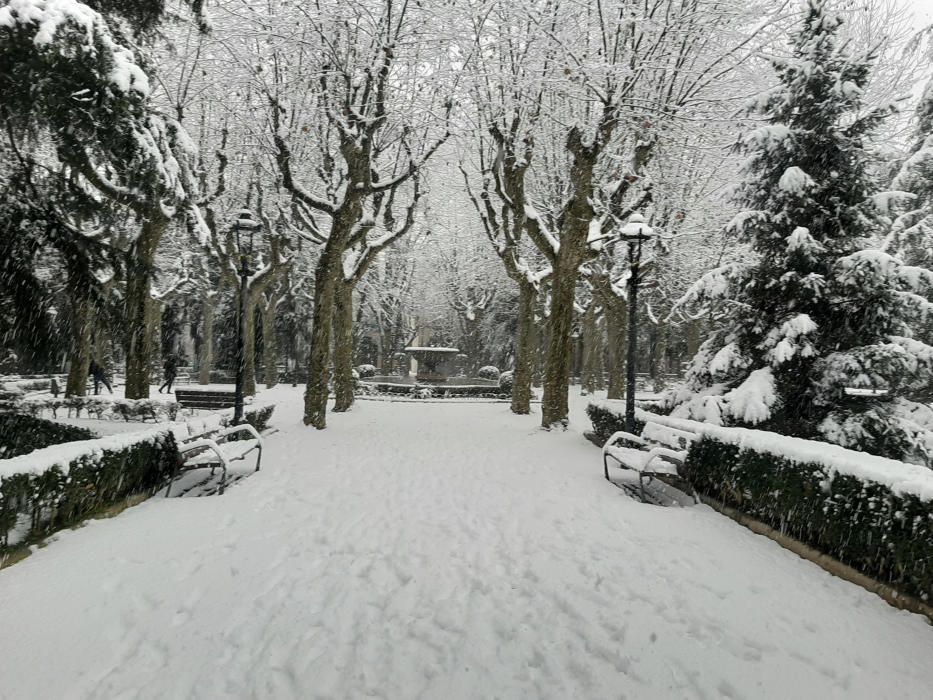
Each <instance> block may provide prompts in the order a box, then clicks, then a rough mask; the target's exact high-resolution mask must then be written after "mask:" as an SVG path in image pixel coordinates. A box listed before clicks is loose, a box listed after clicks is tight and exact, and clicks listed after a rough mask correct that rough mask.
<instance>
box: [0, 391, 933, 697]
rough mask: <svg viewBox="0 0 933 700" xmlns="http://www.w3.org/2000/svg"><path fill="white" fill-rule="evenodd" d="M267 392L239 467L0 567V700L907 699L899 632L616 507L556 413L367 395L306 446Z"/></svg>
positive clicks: (700, 528)
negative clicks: (269, 428) (258, 428)
mask: <svg viewBox="0 0 933 700" xmlns="http://www.w3.org/2000/svg"><path fill="white" fill-rule="evenodd" d="M269 393H275V394H276V398H277V400H278V403H279V406H278V408H277V409H276V410H277V420H276V424H277V426H278V427H279V428H280V432H279V433H276V434H275V435H273V436H271V437H270V438H268V439H267V440H266V446H265V451H264V455H263V469H262V471H260V472H258V473H256V474H254V475H251V476H249V477H248V478H246V479H243V480H242V481H241V482H239V483H238V484H237V485H236V486H234V487H232V488H230V489H229V490H228V491H227V493H226V494H225V495H224V496H222V497H210V498H190V499H185V498H180V499H174V498H173V499H164V498H153V499H151V500H149V501H148V502H146V503H144V504H142V505H140V506H137V507H135V508H132V509H130V510H127V511H125V512H124V513H122V514H120V515H119V516H117V517H116V518H112V519H107V520H100V521H92V522H91V523H89V524H88V525H87V526H86V527H84V528H81V529H78V530H75V531H67V532H64V533H61V534H60V535H58V536H57V538H56V539H57V541H55V542H52V543H51V545H50V546H48V547H45V548H43V549H40V550H37V551H36V552H35V553H34V554H33V555H32V556H30V557H29V558H28V559H26V560H25V561H23V562H21V563H19V564H16V565H14V566H13V567H11V568H8V569H5V570H3V571H0V599H2V600H4V601H16V604H15V605H10V604H6V605H0V629H3V630H15V634H13V633H10V634H2V635H0V678H2V679H3V682H2V685H0V697H4V698H10V699H13V698H63V697H69V698H112V697H134V698H142V699H145V698H168V697H172V698H184V697H204V698H230V697H258V698H269V697H275V698H311V697H318V698H324V697H332V698H358V697H368V696H373V697H384V698H415V697H422V698H438V697H444V698H451V699H456V698H477V697H489V698H491V697H501V698H560V699H564V698H571V697H577V698H619V697H629V698H683V697H691V698H693V697H707V698H714V697H715V698H720V697H731V698H738V697H748V698H762V699H767V698H781V699H783V698H805V697H806V698H810V697H837V698H838V697H846V698H853V699H855V700H858V699H859V698H872V699H874V698H882V697H891V696H892V694H894V695H896V696H897V697H898V698H903V699H910V698H918V699H919V698H924V699H925V698H928V697H929V689H930V687H933V665H931V664H930V663H929V659H930V658H931V654H933V635H931V634H930V628H929V625H928V624H927V623H926V622H925V621H924V620H923V619H922V618H920V617H918V616H916V615H911V614H909V613H905V612H901V611H897V610H895V609H894V608H891V607H890V606H888V605H887V604H885V603H884V602H883V601H881V600H880V599H879V598H877V597H876V596H874V595H872V594H870V593H867V592H866V591H864V590H862V589H861V588H858V587H856V586H853V585H851V584H848V583H846V582H844V581H842V580H839V579H836V578H834V577H832V576H830V575H829V574H827V573H826V572H824V571H823V570H821V569H819V568H818V567H817V566H815V565H814V564H811V563H808V562H805V561H803V560H801V559H799V558H798V557H796V556H795V555H793V554H791V553H789V552H787V551H786V550H784V549H782V548H780V547H779V546H778V545H777V544H775V543H774V542H772V541H770V540H768V539H766V538H763V537H760V536H757V535H754V534H752V533H751V532H749V531H748V530H746V529H744V528H742V527H740V526H739V525H737V524H735V523H733V522H732V521H731V520H729V519H727V518H724V517H722V516H720V515H718V514H716V513H715V512H713V511H712V510H711V509H709V508H706V507H703V506H699V507H694V508H683V509H678V508H658V507H654V506H646V505H642V504H639V503H637V502H635V501H633V500H631V499H629V498H628V497H626V496H625V494H624V493H623V492H621V491H619V490H617V489H614V488H612V487H611V486H609V485H607V484H606V482H605V481H604V480H603V478H602V465H601V463H600V455H599V450H598V449H596V448H595V447H593V446H592V445H590V444H588V443H587V442H585V441H584V440H583V438H582V437H581V435H580V432H579V430H580V428H582V427H584V423H585V420H583V419H582V415H581V414H580V413H579V406H578V405H576V404H575V406H574V410H575V411H577V413H576V414H575V416H574V419H575V420H576V421H579V425H578V426H577V427H572V428H571V429H570V430H568V431H566V432H561V431H553V432H550V433H547V432H543V431H541V430H539V429H538V427H537V422H538V418H537V417H536V416H526V417H519V416H514V415H512V414H510V413H509V412H508V409H507V408H506V407H503V406H497V405H474V404H457V405H446V406H444V407H443V408H441V407H438V406H421V405H418V404H406V405H404V406H401V405H398V404H379V403H365V404H361V405H358V406H356V407H355V408H354V409H353V411H351V412H350V413H346V414H331V416H330V417H329V420H328V423H329V427H328V428H327V430H325V431H315V430H312V429H310V428H308V427H305V426H303V425H302V424H301V418H300V409H301V389H291V388H284V387H280V388H276V389H273V390H271V391H270V392H269ZM89 630H90V631H92V633H89ZM49 660H54V672H50V671H49V668H50V667H49V663H48V662H49Z"/></svg>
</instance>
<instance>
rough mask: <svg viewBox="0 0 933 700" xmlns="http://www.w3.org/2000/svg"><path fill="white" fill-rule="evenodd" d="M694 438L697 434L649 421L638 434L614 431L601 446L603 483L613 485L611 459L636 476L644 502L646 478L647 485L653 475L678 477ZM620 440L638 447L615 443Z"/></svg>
mask: <svg viewBox="0 0 933 700" xmlns="http://www.w3.org/2000/svg"><path fill="white" fill-rule="evenodd" d="M697 437H698V435H697V434H696V433H691V432H689V431H687V430H682V429H679V428H672V427H670V426H666V425H661V424H660V423H654V422H651V421H648V422H646V423H645V426H644V428H642V431H641V435H634V434H633V433H629V432H626V431H624V430H619V431H616V432H615V433H613V434H612V435H611V436H610V437H609V439H608V440H606V442H605V444H603V474H604V476H605V477H606V481H609V482H612V479H611V478H610V477H609V460H610V459H612V460H613V461H615V462H616V463H617V464H618V466H619V467H621V468H622V469H631V470H632V471H635V472H636V473H637V474H638V485H639V490H640V492H641V496H642V500H644V498H645V483H646V482H645V478H646V477H647V479H648V483H650V481H651V479H653V478H654V476H655V475H669V476H677V468H678V467H679V466H681V465H682V464H683V463H684V460H685V459H686V458H687V450H688V449H689V448H690V444H691V443H692V442H693V440H695V439H696V438H697ZM623 440H624V441H626V442H628V443H634V444H635V445H637V446H638V447H627V446H624V445H617V444H616V443H618V442H620V441H623ZM613 483H614V482H613Z"/></svg>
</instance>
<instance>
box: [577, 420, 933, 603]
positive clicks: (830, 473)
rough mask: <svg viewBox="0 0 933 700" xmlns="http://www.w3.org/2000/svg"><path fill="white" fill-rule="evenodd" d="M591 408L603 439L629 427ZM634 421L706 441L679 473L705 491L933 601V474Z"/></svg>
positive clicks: (807, 446) (685, 424)
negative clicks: (615, 428)
mask: <svg viewBox="0 0 933 700" xmlns="http://www.w3.org/2000/svg"><path fill="white" fill-rule="evenodd" d="M587 412H588V413H589V414H590V416H591V418H593V424H594V429H595V430H596V432H597V433H598V434H600V435H605V434H606V432H605V431H610V433H609V434H611V429H613V428H614V427H615V426H619V427H620V428H621V425H622V420H623V419H622V413H621V410H618V409H614V407H612V406H607V405H605V404H603V405H600V404H591V405H590V406H589V407H588V409H587ZM636 419H637V421H638V422H639V424H640V425H639V426H638V427H639V429H640V428H641V426H643V425H644V422H645V421H647V420H652V421H655V422H659V423H663V424H666V425H670V426H671V427H675V428H682V429H686V430H690V431H692V432H696V433H699V434H700V435H701V439H700V440H698V441H696V442H695V443H694V444H693V446H692V447H691V449H690V452H689V453H688V455H687V460H686V463H685V464H684V467H683V469H682V470H681V476H683V477H685V478H686V479H687V480H688V481H689V482H690V483H691V484H692V485H693V487H694V488H695V489H696V490H697V491H698V492H699V493H701V494H703V495H706V496H710V497H712V498H715V499H716V500H718V501H720V502H721V503H724V504H726V505H729V506H732V507H733V508H735V509H737V510H739V511H741V512H743V513H745V514H747V515H750V516H751V517H753V518H756V519H758V520H760V521H762V522H765V523H767V524H768V525H770V526H772V527H774V528H776V529H779V530H780V531H781V532H784V533H787V534H788V535H790V536H791V537H794V538H796V539H797V540H800V541H801V542H804V543H806V544H808V545H810V546H812V547H814V548H816V549H818V550H820V551H822V552H824V553H826V554H828V555H830V556H832V557H834V558H836V559H838V560H839V561H842V562H843V563H845V564H847V565H849V566H851V567H853V568H855V569H857V570H859V571H861V572H863V573H865V574H867V575H869V576H872V577H874V578H875V579H877V580H880V581H883V582H885V583H888V584H890V585H892V586H894V587H895V588H897V589H898V590H900V591H902V592H904V593H906V594H908V595H913V596H916V597H918V598H921V599H922V600H925V601H928V602H929V601H930V600H933V470H930V469H927V468H925V467H920V466H917V465H913V464H906V463H903V462H898V461H895V460H891V459H886V458H884V457H876V456H873V455H868V454H865V453H864V452H855V451H854V450H847V449H845V448H842V447H839V446H838V445H832V444H829V443H824V442H817V441H813V440H803V439H800V438H792V437H787V436H784V435H778V434H776V433H770V432H766V431H763V430H750V429H745V428H723V427H719V426H711V425H706V424H703V423H698V422H695V421H687V420H683V419H677V418H671V417H669V416H661V415H653V414H649V413H647V412H645V411H643V410H640V409H638V410H636ZM613 421H615V422H614V423H613ZM607 437H608V435H607Z"/></svg>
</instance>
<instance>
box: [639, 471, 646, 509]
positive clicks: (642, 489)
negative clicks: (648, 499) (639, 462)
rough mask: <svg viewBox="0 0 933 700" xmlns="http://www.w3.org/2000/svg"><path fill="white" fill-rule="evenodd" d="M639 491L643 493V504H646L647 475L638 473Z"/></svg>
mask: <svg viewBox="0 0 933 700" xmlns="http://www.w3.org/2000/svg"><path fill="white" fill-rule="evenodd" d="M638 490H639V492H640V493H641V502H642V503H644V502H645V475H644V474H642V473H641V472H638Z"/></svg>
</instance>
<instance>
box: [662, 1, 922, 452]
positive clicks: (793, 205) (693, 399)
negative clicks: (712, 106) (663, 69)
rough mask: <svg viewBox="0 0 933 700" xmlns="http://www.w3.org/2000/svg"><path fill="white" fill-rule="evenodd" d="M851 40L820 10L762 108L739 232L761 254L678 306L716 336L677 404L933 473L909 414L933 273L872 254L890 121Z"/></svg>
mask: <svg viewBox="0 0 933 700" xmlns="http://www.w3.org/2000/svg"><path fill="white" fill-rule="evenodd" d="M839 26H840V20H839V19H837V18H836V17H834V16H833V15H831V14H830V13H829V12H827V11H826V8H825V3H824V2H822V0H810V2H809V5H808V9H807V12H806V17H805V19H804V22H803V25H802V28H801V30H800V32H799V34H798V35H797V37H796V40H795V42H794V47H793V53H792V56H791V57H790V58H789V59H786V60H780V61H775V62H774V68H775V70H776V71H777V74H778V78H779V81H780V84H779V86H778V87H777V88H776V89H774V90H772V91H770V92H769V93H767V94H766V95H765V97H764V98H763V99H762V100H761V101H760V102H759V104H758V105H757V109H758V110H759V112H760V113H761V114H763V115H764V116H765V117H766V118H767V121H768V126H766V127H762V128H758V129H755V130H754V131H752V132H751V133H750V134H749V135H748V136H747V137H746V139H745V141H744V147H745V148H746V149H747V150H748V152H749V154H750V159H749V161H748V163H747V165H746V169H745V171H746V178H745V180H744V181H743V182H742V183H741V185H740V186H739V187H738V190H737V192H738V197H739V200H740V201H741V203H742V204H743V206H744V208H745V211H744V212H743V213H742V214H740V215H739V216H738V217H736V219H735V220H734V221H733V222H732V224H730V227H731V228H732V229H734V230H735V231H737V232H738V235H739V236H740V238H741V239H742V240H743V241H745V242H747V243H748V244H749V245H750V246H751V248H752V249H753V251H754V253H755V256H754V258H753V259H752V260H751V261H750V262H749V263H747V264H742V265H731V266H730V267H728V268H721V269H717V270H714V271H713V272H711V273H710V274H709V275H707V276H706V277H705V278H703V279H701V280H700V281H699V282H698V283H697V284H695V285H694V286H693V287H692V288H691V290H690V291H688V293H687V294H686V295H685V297H684V298H683V299H682V300H681V303H682V304H695V303H697V302H699V303H707V304H709V305H710V307H711V309H712V310H713V312H714V319H715V320H716V324H715V327H716V328H717V330H715V331H714V332H713V333H712V335H711V336H710V338H709V339H708V340H707V341H706V343H704V345H703V347H702V348H701V349H700V351H699V353H698V354H697V356H696V358H695V359H694V362H693V365H692V368H691V370H690V372H689V374H688V381H687V385H686V387H685V388H684V389H682V390H680V391H678V392H676V393H675V394H672V395H671V397H670V399H671V404H672V405H674V406H676V408H675V412H677V413H679V414H680V415H686V416H690V417H694V418H700V419H704V420H711V421H715V422H723V423H727V424H740V425H741V424H744V425H756V426H759V427H765V428H768V429H771V430H775V431H777V432H782V433H787V434H792V435H800V436H807V437H818V438H821V439H826V440H830V441H832V442H836V443H840V444H842V445H845V446H847V447H853V448H856V449H861V450H864V451H868V452H881V453H884V454H886V455H888V456H893V457H898V458H913V459H917V460H919V461H929V456H930V455H929V449H930V447H931V446H933V440H931V439H930V438H931V437H933V435H931V434H930V433H929V432H928V431H926V430H924V429H923V428H922V427H921V426H920V425H919V424H918V423H917V422H914V421H911V420H907V419H905V418H904V416H905V414H906V413H905V412H907V411H908V410H909V408H910V403H909V401H908V400H907V399H908V398H909V396H910V395H911V393H912V392H915V391H916V390H917V389H918V388H919V387H922V386H923V385H924V384H928V383H929V382H930V381H931V379H933V348H930V347H929V346H927V345H925V344H923V343H921V342H919V341H917V340H915V339H913V337H912V336H913V331H914V329H916V328H917V327H918V326H919V325H920V324H921V323H922V322H923V319H924V318H925V317H926V315H927V314H928V313H929V312H930V311H933V306H931V305H930V304H929V303H928V302H927V301H926V300H925V299H924V296H923V295H924V294H925V293H926V292H927V291H929V290H930V289H931V288H933V287H931V285H933V275H931V273H930V272H929V271H926V270H922V269H920V268H916V267H909V266H906V265H904V264H903V263H902V262H901V261H900V260H898V259H897V258H894V257H892V256H891V255H888V254H887V253H883V252H880V251H877V250H865V249H864V248H865V247H866V245H867V241H868V239H869V238H870V237H871V236H872V235H877V233H878V232H879V231H881V229H882V226H883V220H882V218H881V216H880V214H879V212H878V210H877V207H876V205H875V203H874V200H873V199H872V194H874V192H875V191H876V189H877V188H876V187H875V183H873V182H872V180H871V178H870V176H869V169H868V163H869V155H868V153H867V152H866V149H865V147H864V145H863V140H864V138H865V137H866V135H868V134H869V133H870V132H871V131H872V129H874V128H875V127H876V126H877V125H878V124H879V122H880V121H881V120H882V119H883V118H884V116H885V113H886V110H884V109H876V110H867V111H866V110H865V109H864V108H863V106H862V102H861V95H862V93H863V90H864V86H865V85H866V83H867V80H868V77H869V70H870V59H869V58H867V57H856V56H852V55H849V54H848V53H847V52H846V51H845V49H844V47H843V46H842V45H841V44H842V42H839V41H838V40H837V31H838V29H839ZM852 388H863V389H869V388H874V389H884V390H886V394H885V395H884V398H883V399H878V398H876V397H869V398H865V397H864V396H852V395H851V394H852V391H851V389H852ZM847 389H849V391H847Z"/></svg>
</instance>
